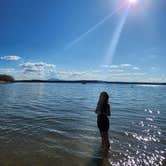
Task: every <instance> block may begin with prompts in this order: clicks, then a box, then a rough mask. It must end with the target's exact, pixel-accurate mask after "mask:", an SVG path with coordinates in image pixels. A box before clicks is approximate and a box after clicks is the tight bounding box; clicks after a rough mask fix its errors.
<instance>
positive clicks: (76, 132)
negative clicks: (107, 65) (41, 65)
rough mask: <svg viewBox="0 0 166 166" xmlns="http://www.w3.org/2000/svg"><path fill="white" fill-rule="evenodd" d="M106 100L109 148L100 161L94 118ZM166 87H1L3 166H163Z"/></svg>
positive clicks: (0, 150)
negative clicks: (105, 97)
mask: <svg viewBox="0 0 166 166" xmlns="http://www.w3.org/2000/svg"><path fill="white" fill-rule="evenodd" d="M103 90H104V91H107V92H108V93H109V95H110V104H111V110H112V113H111V117H110V131H109V138H110V142H111V148H110V150H109V152H108V155H107V157H105V158H104V157H102V156H103V155H102V149H101V144H100V143H101V140H100V134H99V131H98V128H97V126H96V114H95V113H94V110H95V107H96V103H97V99H98V96H99V94H100V92H101V91H103ZM165 157H166V86H147V85H146V86H143V85H140V86H139V85H116V84H79V83H75V84H74V83H73V84H72V83H13V84H0V165H1V166H9V165H11V166H14V165H16V166H24V165H26V166H27V165H28V166H29V165H30V166H33V165H34V166H61V165H62V166H86V165H87V166H93V165H94V166H96V165H97V166H99V165H101V166H107V165H132V166H134V165H139V166H140V165H154V166H156V165H164V164H165Z"/></svg>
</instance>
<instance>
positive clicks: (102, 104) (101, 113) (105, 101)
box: [95, 92, 111, 149]
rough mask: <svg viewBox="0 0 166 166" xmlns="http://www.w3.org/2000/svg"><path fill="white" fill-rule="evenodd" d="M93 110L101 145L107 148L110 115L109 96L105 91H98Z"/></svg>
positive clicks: (108, 145)
mask: <svg viewBox="0 0 166 166" xmlns="http://www.w3.org/2000/svg"><path fill="white" fill-rule="evenodd" d="M95 112H96V114H97V126H98V128H99V130H100V135H101V139H102V146H103V147H104V149H109V147H110V143H109V138H108V130H109V119H108V116H110V114H111V113H110V105H109V96H108V94H107V92H101V93H100V96H99V100H98V103H97V107H96V110H95Z"/></svg>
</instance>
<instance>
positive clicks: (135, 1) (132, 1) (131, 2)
mask: <svg viewBox="0 0 166 166" xmlns="http://www.w3.org/2000/svg"><path fill="white" fill-rule="evenodd" d="M128 1H129V3H130V4H136V3H137V2H138V0H128Z"/></svg>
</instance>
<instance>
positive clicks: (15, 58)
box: [0, 55, 21, 61]
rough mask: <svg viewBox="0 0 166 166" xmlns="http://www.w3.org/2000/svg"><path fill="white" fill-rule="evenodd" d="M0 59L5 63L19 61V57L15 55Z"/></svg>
mask: <svg viewBox="0 0 166 166" xmlns="http://www.w3.org/2000/svg"><path fill="white" fill-rule="evenodd" d="M0 59H1V60H7V61H18V60H20V59H21V57H20V56H17V55H9V56H1V57H0Z"/></svg>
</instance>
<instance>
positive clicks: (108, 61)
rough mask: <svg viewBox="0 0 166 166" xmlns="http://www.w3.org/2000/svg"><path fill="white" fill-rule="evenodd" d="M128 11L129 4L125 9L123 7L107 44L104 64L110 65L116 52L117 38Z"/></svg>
mask: <svg viewBox="0 0 166 166" xmlns="http://www.w3.org/2000/svg"><path fill="white" fill-rule="evenodd" d="M128 12H129V6H128V7H127V9H125V11H124V13H123V15H122V17H121V19H120V21H119V23H118V25H117V27H116V29H115V32H114V34H113V37H112V38H111V41H110V45H109V48H108V50H107V53H106V57H105V59H104V65H111V64H112V60H113V57H114V55H115V53H116V49H117V46H118V43H119V39H120V36H121V33H122V31H123V28H124V24H125V22H126V19H127V16H128Z"/></svg>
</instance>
